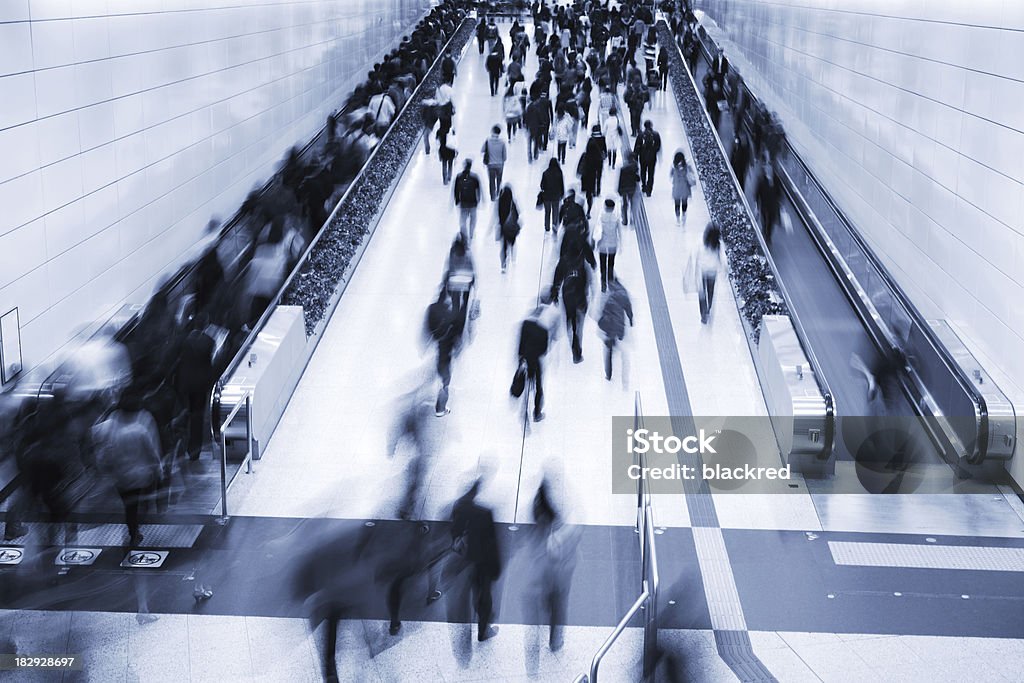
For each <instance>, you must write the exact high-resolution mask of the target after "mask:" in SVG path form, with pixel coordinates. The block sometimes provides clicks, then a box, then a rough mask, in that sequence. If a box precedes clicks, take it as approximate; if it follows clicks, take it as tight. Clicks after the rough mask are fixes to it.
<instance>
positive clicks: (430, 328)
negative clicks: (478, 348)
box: [426, 287, 463, 417]
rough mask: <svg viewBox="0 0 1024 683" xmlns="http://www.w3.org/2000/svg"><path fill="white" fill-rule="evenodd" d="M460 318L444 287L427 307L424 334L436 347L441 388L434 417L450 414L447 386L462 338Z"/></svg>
mask: <svg viewBox="0 0 1024 683" xmlns="http://www.w3.org/2000/svg"><path fill="white" fill-rule="evenodd" d="M462 327H463V323H462V317H461V316H460V315H459V313H458V311H457V310H456V309H455V307H454V305H453V303H452V299H451V297H450V296H449V294H448V290H447V288H445V287H442V288H441V292H440V294H439V295H438V297H437V301H435V302H434V303H432V304H430V306H428V307H427V318H426V332H427V335H428V337H429V338H430V340H431V341H432V342H433V343H435V344H436V345H437V375H438V378H439V379H440V380H441V388H440V390H439V391H438V392H437V401H436V403H435V404H434V415H436V416H437V417H443V416H445V415H447V414H448V413H449V412H451V411H450V410H449V408H448V385H449V384H451V381H452V359H453V357H454V355H455V351H456V348H457V347H458V344H459V341H460V340H461V338H462Z"/></svg>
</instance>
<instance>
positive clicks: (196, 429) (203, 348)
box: [176, 314, 215, 460]
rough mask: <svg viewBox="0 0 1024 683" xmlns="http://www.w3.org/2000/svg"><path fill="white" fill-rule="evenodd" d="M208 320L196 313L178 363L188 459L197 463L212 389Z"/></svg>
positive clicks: (179, 388) (212, 352)
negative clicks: (185, 408)
mask: <svg viewBox="0 0 1024 683" xmlns="http://www.w3.org/2000/svg"><path fill="white" fill-rule="evenodd" d="M208 322H209V319H208V318H207V317H206V316H205V315H204V314H199V315H197V316H196V317H195V318H193V320H192V325H191V327H192V329H191V330H190V331H189V333H188V334H187V335H186V336H185V341H184V342H183V343H182V346H181V356H180V360H179V362H178V372H177V377H176V379H177V389H178V392H179V394H180V395H181V397H182V398H183V399H184V400H185V402H186V406H187V410H188V444H187V450H188V456H189V458H190V459H191V460H198V459H199V455H200V453H201V452H202V449H203V441H204V431H203V429H204V427H205V426H206V417H207V413H208V411H207V405H208V404H209V398H210V391H211V390H212V388H213V381H214V379H215V378H214V376H213V374H214V373H213V355H214V348H215V344H214V341H213V338H212V337H211V336H210V335H209V333H207V331H206V327H207V323H208Z"/></svg>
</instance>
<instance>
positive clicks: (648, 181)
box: [633, 120, 661, 197]
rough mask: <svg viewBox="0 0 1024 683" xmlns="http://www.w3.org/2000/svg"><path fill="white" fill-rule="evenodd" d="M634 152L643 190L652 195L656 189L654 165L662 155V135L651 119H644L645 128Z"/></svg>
mask: <svg viewBox="0 0 1024 683" xmlns="http://www.w3.org/2000/svg"><path fill="white" fill-rule="evenodd" d="M633 154H634V155H635V156H636V160H637V163H638V164H639V166H640V183H641V185H642V186H643V191H644V193H645V194H646V195H647V196H648V197H650V196H651V192H653V191H654V167H655V166H656V165H657V163H658V158H659V157H660V156H661V136H660V135H658V133H657V131H655V130H654V124H653V123H652V122H651V121H649V120H648V121H644V130H643V132H642V133H640V135H638V136H637V138H636V145H635V146H634V147H633Z"/></svg>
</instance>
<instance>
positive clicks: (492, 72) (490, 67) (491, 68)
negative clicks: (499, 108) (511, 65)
mask: <svg viewBox="0 0 1024 683" xmlns="http://www.w3.org/2000/svg"><path fill="white" fill-rule="evenodd" d="M484 66H485V67H486V69H487V76H488V79H489V81H490V85H491V97H494V96H495V95H497V94H498V83H499V82H500V81H501V74H502V72H503V71H504V70H505V63H504V61H503V60H502V57H501V53H499V52H498V49H497V46H495V49H494V50H491V54H489V55H487V61H486V62H485V64H484Z"/></svg>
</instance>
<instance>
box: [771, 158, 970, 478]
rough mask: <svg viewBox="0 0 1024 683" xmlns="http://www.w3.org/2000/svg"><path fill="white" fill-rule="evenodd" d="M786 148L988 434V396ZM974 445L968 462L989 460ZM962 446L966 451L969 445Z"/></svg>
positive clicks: (793, 188)
mask: <svg viewBox="0 0 1024 683" xmlns="http://www.w3.org/2000/svg"><path fill="white" fill-rule="evenodd" d="M785 144H786V152H787V154H790V155H791V156H792V158H793V159H794V160H795V162H796V163H798V164H800V166H801V167H802V168H803V170H804V171H805V172H806V175H807V177H808V178H809V179H810V180H811V182H812V183H813V184H814V186H815V189H816V190H817V191H818V192H819V194H820V195H821V197H822V198H823V199H824V200H825V202H826V204H827V205H828V207H829V209H830V210H831V211H832V214H833V216H834V217H835V218H836V219H837V220H839V221H840V223H841V224H842V225H843V227H844V228H845V229H846V231H847V232H848V233H849V235H850V237H851V238H852V239H853V241H854V242H855V243H856V245H857V248H858V250H859V252H860V253H861V254H862V255H863V256H864V258H865V261H866V263H867V264H868V265H869V267H870V268H871V269H872V270H873V271H874V272H875V273H876V274H877V275H878V276H879V277H880V278H881V280H882V282H883V283H884V285H885V287H886V289H887V290H888V291H889V293H890V294H891V295H892V297H893V301H894V302H895V303H897V304H898V305H899V306H900V307H901V308H902V309H903V312H904V313H906V314H907V317H908V318H909V319H910V321H911V323H912V324H913V325H914V326H915V327H917V328H918V330H919V331H920V332H921V333H922V335H923V337H924V339H925V340H926V341H927V342H928V344H929V346H931V348H932V349H933V350H934V351H935V353H936V355H937V356H938V357H939V360H941V361H942V364H943V366H944V367H945V368H946V370H947V372H949V373H950V375H951V376H952V377H953V378H955V380H956V382H957V384H958V385H959V386H960V388H961V389H962V390H963V391H964V393H965V394H966V395H967V396H968V398H969V399H970V401H971V403H972V404H973V405H974V412H975V419H976V422H977V433H978V434H979V435H981V434H982V433H983V432H984V430H986V429H987V424H986V423H987V421H988V409H987V407H986V401H985V397H984V395H983V394H981V392H979V391H977V390H976V389H975V387H974V385H973V383H972V382H971V381H970V379H969V378H968V377H967V375H966V374H965V373H964V371H963V368H961V367H960V365H959V364H957V363H956V361H955V360H954V359H953V358H952V356H951V355H950V354H949V350H948V349H947V348H946V346H945V344H943V343H942V342H941V341H939V340H938V339H937V338H936V336H935V334H934V333H933V332H932V329H931V326H930V325H928V323H927V320H926V318H925V317H924V315H922V314H921V312H920V310H918V308H917V307H916V306H915V305H914V304H913V303H912V302H911V301H910V300H909V299H908V298H907V296H906V294H905V293H904V292H903V289H902V288H901V287H900V286H899V285H898V284H897V283H896V282H895V281H894V279H893V278H892V275H891V274H890V273H889V271H888V269H887V268H886V267H885V266H884V265H883V264H882V263H881V262H880V261H879V260H878V257H877V256H875V253H874V251H873V250H872V249H871V248H870V247H869V246H868V245H867V243H866V242H865V241H864V239H863V238H862V237H861V235H860V233H859V232H858V231H857V230H856V228H854V226H853V224H852V223H851V222H850V221H849V219H848V218H847V217H846V215H845V214H844V213H843V211H842V210H841V209H840V208H839V207H838V206H837V205H836V203H835V200H834V199H833V198H832V196H831V195H830V194H829V193H828V192H827V191H826V190H825V188H824V187H823V186H822V184H821V182H820V181H819V180H818V179H817V177H815V176H814V175H813V174H812V173H811V170H810V168H809V167H808V166H807V164H806V162H804V160H803V159H802V158H801V157H800V155H799V154H798V153H797V152H796V150H795V149H794V148H793V146H792V145H791V144H790V143H789V141H788V140H787V141H786V143H785ZM783 171H785V172H786V176H785V177H786V178H787V179H789V178H790V176H789V173H788V171H786V170H785V169H783ZM789 182H790V185H791V188H790V189H791V191H792V192H793V193H795V194H796V195H797V196H800V197H801V200H802V201H804V203H807V202H806V199H804V198H803V195H802V194H801V193H800V190H799V189H797V188H796V186H795V183H792V181H791V180H790V181H789ZM809 208H810V206H809V204H808V209H809ZM812 223H817V225H815V226H814V227H815V230H818V231H820V232H821V233H822V234H824V235H825V237H826V238H827V237H828V235H827V232H826V231H825V229H824V227H823V226H821V224H820V221H819V219H818V218H817V217H816V216H815V217H814V220H813V221H812ZM829 241H831V240H829ZM840 258H842V259H843V261H844V262H845V258H844V257H842V256H840ZM858 296H859V295H858ZM859 298H860V299H861V301H862V302H863V303H864V304H866V305H869V306H872V307H873V304H872V303H871V301H870V300H869V299H865V297H859ZM878 327H879V329H880V330H881V333H882V334H883V335H884V336H885V338H886V340H885V341H886V343H888V344H889V346H890V347H891V348H893V349H895V348H897V345H896V344H895V343H894V341H893V339H892V334H891V331H890V330H889V329H888V326H886V325H884V324H882V323H879V325H878ZM917 407H918V409H922V410H923V408H924V407H923V406H917ZM974 444H975V445H974V451H973V453H969V454H967V460H968V461H969V462H971V463H972V464H977V463H980V462H982V461H983V460H984V459H985V456H986V454H987V450H988V449H987V445H988V444H987V441H986V440H984V439H982V438H980V436H979V438H976V439H975V440H974ZM962 445H963V446H965V447H966V444H962Z"/></svg>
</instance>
